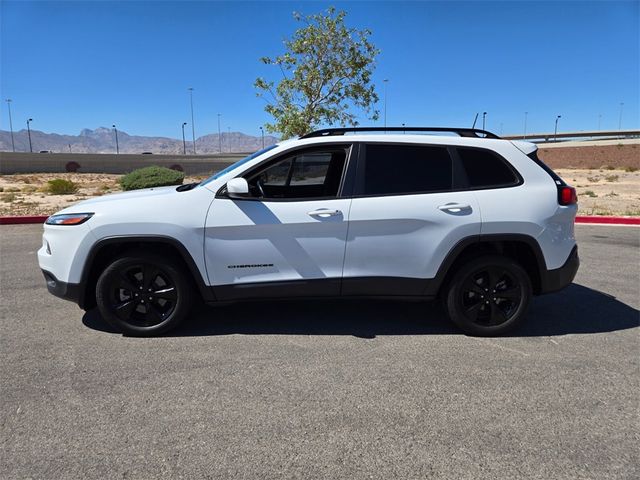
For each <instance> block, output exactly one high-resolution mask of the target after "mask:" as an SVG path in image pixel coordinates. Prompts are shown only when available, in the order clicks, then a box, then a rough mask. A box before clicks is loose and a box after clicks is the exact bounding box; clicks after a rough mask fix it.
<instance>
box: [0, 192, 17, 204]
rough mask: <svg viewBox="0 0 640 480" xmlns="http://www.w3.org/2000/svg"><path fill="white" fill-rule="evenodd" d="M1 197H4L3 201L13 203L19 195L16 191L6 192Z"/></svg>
mask: <svg viewBox="0 0 640 480" xmlns="http://www.w3.org/2000/svg"><path fill="white" fill-rule="evenodd" d="M0 198H1V199H2V201H3V202H7V203H11V202H14V201H15V200H16V198H18V196H17V195H16V194H15V193H5V194H4V195H2V197H0Z"/></svg>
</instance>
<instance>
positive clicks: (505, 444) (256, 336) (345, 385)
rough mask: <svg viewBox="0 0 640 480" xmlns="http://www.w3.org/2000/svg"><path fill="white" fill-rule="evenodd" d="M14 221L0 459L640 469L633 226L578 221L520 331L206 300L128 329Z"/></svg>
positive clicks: (5, 235) (20, 463)
mask: <svg viewBox="0 0 640 480" xmlns="http://www.w3.org/2000/svg"><path fill="white" fill-rule="evenodd" d="M40 231H41V227H40V226H38V225H29V226H3V227H0V237H1V239H2V242H1V243H0V249H1V250H0V255H1V259H2V260H1V261H2V265H1V272H2V274H1V275H2V277H1V281H0V288H1V290H0V294H1V298H2V302H1V305H0V325H1V327H2V336H1V339H0V346H1V349H0V359H1V360H2V369H1V372H2V377H1V382H2V383H1V385H2V394H1V397H0V398H1V407H2V408H1V410H0V422H1V426H2V427H1V433H0V442H1V447H2V453H1V455H2V457H1V459H0V460H1V461H0V477H1V478H29V477H33V478H60V479H61V478H96V479H97V478H100V479H106V478H225V479H228V478H275V477H282V478H380V479H389V478H426V477H432V476H433V477H436V476H438V477H443V478H456V479H466V478H468V479H479V478H491V479H493V478H540V479H545V480H547V479H550V478H553V479H559V478H570V479H574V478H638V477H639V476H640V469H639V467H638V458H639V456H638V455H639V453H640V452H639V447H638V445H639V440H640V438H639V437H640V428H639V425H638V405H639V392H640V385H639V382H640V380H639V379H640V375H639V373H640V372H639V363H638V359H639V355H638V352H639V349H638V347H639V337H638V333H639V329H638V322H639V313H638V308H640V295H639V290H638V288H639V287H638V285H639V284H640V271H639V268H640V267H639V265H638V251H639V233H640V230H638V229H637V228H633V227H600V226H578V227H577V234H578V240H579V246H580V256H581V260H582V266H581V269H580V271H579V273H578V276H577V278H576V281H575V284H574V285H572V286H570V287H569V288H568V289H566V290H565V291H563V292H560V293H557V294H552V295H548V296H544V297H539V298H537V299H535V300H534V302H533V305H532V308H531V311H530V314H529V318H528V323H527V324H526V325H525V326H524V327H523V328H522V329H520V330H519V331H516V332H514V333H513V335H512V336H510V337H506V338H492V339H483V338H472V337H466V336H464V335H461V334H460V333H458V332H457V331H456V330H455V329H454V328H453V327H452V326H451V325H450V324H449V323H448V322H447V321H446V320H444V317H443V314H442V312H441V310H440V309H439V308H438V307H437V306H433V305H429V304H423V303H397V302H387V301H343V302H340V301H324V302H323V301H317V302H277V303H275V302H274V303H252V304H246V305H242V304H237V305H230V306H225V307H216V308H200V309H199V310H198V311H197V312H196V314H195V315H194V318H193V319H192V320H191V321H190V322H188V324H187V325H185V326H184V327H183V328H181V329H180V330H178V331H177V332H175V334H174V335H172V336H167V337H163V338H149V339H142V338H127V337H122V336H121V335H119V334H117V333H113V332H112V330H111V329H110V328H109V327H108V326H107V325H106V324H105V323H104V322H103V321H102V320H101V319H100V317H99V315H97V313H96V312H95V311H92V312H89V313H87V314H86V315H84V316H83V312H81V311H80V310H79V309H78V308H77V307H76V306H75V305H73V304H71V303H68V302H65V301H63V300H59V299H56V298H54V297H52V296H51V295H49V294H48V293H47V292H46V289H45V286H44V279H43V277H42V275H41V274H40V272H39V270H38V267H37V265H36V259H35V251H36V249H37V248H39V246H40V243H41V239H40Z"/></svg>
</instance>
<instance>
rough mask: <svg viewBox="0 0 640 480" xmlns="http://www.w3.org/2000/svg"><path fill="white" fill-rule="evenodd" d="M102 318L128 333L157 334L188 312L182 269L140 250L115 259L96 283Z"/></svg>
mask: <svg viewBox="0 0 640 480" xmlns="http://www.w3.org/2000/svg"><path fill="white" fill-rule="evenodd" d="M96 300H97V303H98V308H99V310H100V313H101V314H102V316H103V318H104V319H105V320H106V321H108V322H109V323H110V324H112V325H113V326H114V327H116V328H117V329H119V330H121V331H122V332H123V333H125V334H127V335H134V336H152V335H159V334H161V333H164V332H167V331H168V330H171V329H172V328H175V327H176V326H177V325H178V324H179V323H180V322H181V321H182V320H183V319H184V318H185V317H186V316H187V314H188V313H189V307H190V305H191V288H190V284H189V281H188V277H187V275H186V273H185V271H184V268H182V266H181V265H180V264H179V263H178V262H175V261H173V260H171V259H167V258H162V257H159V256H157V255H153V254H149V253H145V252H140V253H133V254H130V255H128V256H125V257H122V258H119V259H117V260H115V261H114V262H113V263H112V264H111V265H109V266H108V267H107V268H106V269H105V270H104V272H102V275H100V278H99V279H98V283H97V285H96Z"/></svg>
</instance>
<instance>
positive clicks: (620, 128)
mask: <svg viewBox="0 0 640 480" xmlns="http://www.w3.org/2000/svg"><path fill="white" fill-rule="evenodd" d="M622 107H624V103H622V102H620V118H618V130H622Z"/></svg>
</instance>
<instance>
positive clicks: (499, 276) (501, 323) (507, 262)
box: [446, 256, 532, 336]
mask: <svg viewBox="0 0 640 480" xmlns="http://www.w3.org/2000/svg"><path fill="white" fill-rule="evenodd" d="M531 295H532V292H531V280H530V279H529V276H528V275H527V273H526V272H525V271H524V270H523V269H522V267H521V266H520V265H519V264H518V263H516V262H515V261H513V260H512V259H510V258H507V257H500V256H486V257H482V258H479V259H477V260H475V261H472V262H470V263H468V264H467V265H465V266H463V267H462V268H460V270H458V271H457V272H456V273H455V274H454V277H453V280H452V282H451V284H450V288H449V291H448V292H447V296H446V307H447V311H448V313H449V316H450V317H451V319H452V320H453V321H454V322H455V323H456V324H457V325H458V326H459V327H460V328H461V329H462V330H464V331H465V332H466V333H469V334H472V335H480V336H485V335H486V336H491V335H499V334H502V333H505V332H506V331H508V330H510V329H512V328H513V327H515V326H516V325H517V324H518V323H519V322H520V321H521V320H522V318H523V317H524V315H525V313H526V310H527V307H528V304H529V301H530V299H531Z"/></svg>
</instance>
